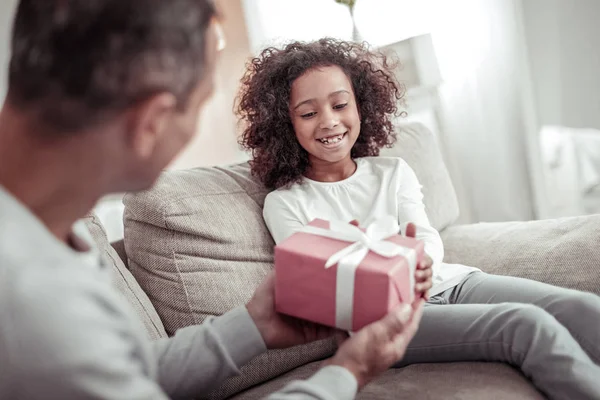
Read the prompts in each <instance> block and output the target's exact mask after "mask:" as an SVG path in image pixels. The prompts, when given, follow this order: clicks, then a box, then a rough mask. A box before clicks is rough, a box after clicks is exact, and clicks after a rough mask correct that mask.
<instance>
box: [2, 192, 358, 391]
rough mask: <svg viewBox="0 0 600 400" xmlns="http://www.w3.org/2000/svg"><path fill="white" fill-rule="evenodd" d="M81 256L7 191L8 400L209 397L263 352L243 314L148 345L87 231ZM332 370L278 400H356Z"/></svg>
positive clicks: (345, 377)
mask: <svg viewBox="0 0 600 400" xmlns="http://www.w3.org/2000/svg"><path fill="white" fill-rule="evenodd" d="M73 232H74V234H76V235H77V236H78V237H79V238H81V239H83V240H84V241H86V242H87V243H89V244H90V245H91V246H90V247H91V248H92V249H91V250H87V251H85V252H84V251H76V250H75V249H72V248H71V247H68V246H67V245H65V244H64V243H62V242H61V241H59V240H58V239H57V238H56V237H54V236H53V235H52V234H51V233H50V232H49V231H48V230H47V229H46V228H45V226H44V225H43V224H42V223H41V222H40V221H39V220H38V219H37V218H36V217H35V216H34V215H33V214H32V213H31V212H29V210H28V209H27V208H25V207H24V206H23V205H22V204H20V203H19V202H18V201H17V200H16V199H15V198H14V197H12V196H11V195H10V194H9V193H8V192H7V191H6V190H4V189H3V188H2V186H0V399H2V400H4V399H11V400H13V399H123V400H126V399H127V400H136V399H140V400H141V399H144V400H146V399H166V398H191V397H195V396H198V395H201V394H202V393H206V392H207V391H209V390H211V389H212V388H214V387H215V386H217V385H218V384H219V383H220V382H222V381H223V380H224V379H226V378H228V377H230V376H232V375H235V374H238V373H239V368H240V367H241V366H242V365H244V364H245V363H247V362H248V361H250V360H251V359H252V358H253V357H255V356H257V355H258V354H260V353H262V352H264V351H265V350H266V349H265V344H264V342H263V340H262V338H261V336H260V334H259V332H258V330H257V328H256V326H255V325H254V323H253V321H252V319H251V318H250V316H249V314H248V312H247V310H246V308H245V307H240V308H237V309H234V310H232V311H230V312H228V313H227V314H225V315H223V316H221V317H219V318H212V319H210V320H208V321H206V322H205V323H204V324H202V325H200V326H191V327H188V328H184V329H181V330H179V331H178V332H177V333H176V335H175V336H174V337H172V338H169V339H162V340H159V341H156V342H150V341H148V340H147V339H146V335H145V334H144V331H143V327H142V326H141V323H140V322H139V321H138V319H137V317H136V316H135V314H134V313H133V311H132V310H131V309H130V307H129V305H128V304H127V302H126V301H125V300H124V298H123V297H122V296H121V295H120V294H119V293H118V292H117V291H116V289H114V288H113V286H112V277H111V273H112V270H111V269H110V268H109V267H107V266H106V265H105V264H104V263H103V261H102V258H101V257H100V254H99V252H98V251H97V249H95V248H94V246H93V245H92V241H91V237H90V235H89V232H87V231H86V229H85V226H84V225H83V224H76V225H75V226H74V228H73ZM356 387H357V384H356V380H355V379H354V377H353V376H352V374H350V372H349V371H347V370H345V369H343V368H340V367H333V366H330V367H326V368H324V369H322V370H321V371H319V372H318V373H317V374H315V375H314V376H313V377H311V378H310V379H308V380H307V381H297V382H293V383H291V384H290V385H288V386H287V387H285V388H284V389H282V390H281V391H280V392H278V393H274V394H273V395H271V396H270V397H269V398H270V399H281V400H287V399H351V398H354V396H355V394H356Z"/></svg>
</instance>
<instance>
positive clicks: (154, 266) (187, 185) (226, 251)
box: [124, 125, 458, 398]
mask: <svg viewBox="0 0 600 400" xmlns="http://www.w3.org/2000/svg"><path fill="white" fill-rule="evenodd" d="M399 138H400V141H399V143H398V145H397V147H396V149H398V154H397V155H401V156H402V157H404V158H405V159H406V161H407V162H409V164H411V166H413V168H414V169H415V171H416V173H417V176H418V177H419V178H420V179H421V180H422V184H423V185H424V187H425V188H426V196H428V197H427V198H426V199H425V201H426V204H428V205H429V207H431V206H432V205H436V204H438V203H436V201H434V200H433V199H432V198H431V197H432V196H434V195H435V196H437V195H438V193H436V190H438V189H437V185H440V187H441V189H440V190H441V192H440V193H439V194H440V195H442V192H443V195H444V197H445V198H448V197H450V198H451V199H452V198H454V192H453V189H451V183H449V178H448V182H441V181H443V179H444V177H446V178H447V173H446V175H444V174H443V173H442V172H443V171H440V169H442V167H441V166H440V165H443V162H442V161H441V157H439V160H436V159H435V156H436V155H435V154H434V155H433V156H431V154H432V153H431V151H432V150H431V149H430V148H429V147H430V146H435V142H434V139H433V136H432V135H431V133H430V132H429V131H427V130H426V129H424V128H423V127H421V126H416V127H415V126H412V125H411V126H407V127H406V129H405V130H404V131H401V132H400V134H399ZM419 151H427V152H428V153H427V154H426V155H425V157H424V158H420V157H418V156H417V154H416V153H417V152H419ZM437 154H438V155H439V152H438V153H437ZM421 164H422V165H421ZM430 166H433V167H432V168H435V169H436V170H435V171H431V170H430ZM449 192H451V193H449ZM267 193H268V191H267V190H266V189H265V188H264V187H263V186H262V185H261V184H259V183H258V182H256V180H254V179H253V178H252V177H251V174H250V169H249V166H248V164H247V163H245V164H240V165H234V166H231V167H226V168H221V167H212V168H197V169H191V170H183V171H169V172H165V173H164V174H163V175H162V176H161V177H160V179H159V180H158V182H157V183H156V185H155V186H154V187H153V188H152V189H151V190H148V191H145V192H141V193H136V194H128V195H126V196H125V198H124V203H125V249H126V253H127V255H128V258H129V268H130V270H131V272H132V274H133V276H134V277H135V278H136V279H137V281H138V282H139V284H140V285H141V287H142V288H143V289H144V290H145V292H146V293H147V294H148V296H149V298H150V300H151V301H152V303H153V304H154V306H155V308H156V310H157V311H158V313H159V315H160V318H161V319H162V321H163V323H164V326H165V328H166V331H167V333H168V334H169V335H173V334H174V333H175V331H177V330H178V329H179V328H182V327H185V326H188V325H192V324H199V323H202V321H204V319H206V318H207V317H208V316H211V315H221V314H223V313H225V312H226V311H228V310H230V309H232V308H234V307H236V306H239V305H242V304H245V303H246V302H247V301H248V300H249V299H250V297H251V296H252V294H253V292H254V290H255V288H256V287H257V286H258V285H259V283H260V282H261V281H262V279H263V278H264V277H265V275H266V274H267V273H268V272H269V271H270V270H271V269H272V264H273V246H274V243H273V240H272V238H271V236H270V234H269V232H268V230H267V228H266V226H265V224H264V221H263V218H262V208H263V202H264V198H265V196H266V194H267ZM453 207H454V206H453V205H452V203H451V202H449V203H448V204H445V205H444V207H442V206H441V205H440V211H438V212H434V213H432V221H433V223H434V224H435V225H436V226H437V227H438V228H441V227H444V226H446V225H448V224H450V223H452V222H453V220H454V219H455V218H456V216H457V215H458V210H457V209H456V210H455V209H453ZM454 208H456V207H454ZM334 349H335V346H334V344H333V342H332V341H323V342H319V343H317V344H313V345H310V346H301V347H298V348H294V349H288V350H282V351H278V352H269V353H267V354H266V355H264V356H263V357H259V358H258V359H256V360H254V361H253V362H252V363H251V364H250V365H248V366H247V367H246V368H245V369H244V374H243V375H242V376H241V377H237V378H233V379H231V380H229V381H227V382H226V383H225V385H224V386H223V387H222V388H221V389H220V391H219V392H218V393H217V392H216V393H217V394H214V393H213V395H214V396H215V398H219V397H220V396H227V395H231V394H234V393H236V392H238V391H240V390H243V389H245V388H247V387H249V386H251V385H254V384H257V383H261V382H263V381H264V380H266V379H269V378H272V377H274V376H277V375H280V374H282V373H284V372H287V371H289V370H291V369H293V368H295V367H297V366H299V365H303V364H306V363H308V362H310V361H314V360H318V359H322V358H325V357H327V356H329V355H331V354H332V352H333V351H334Z"/></svg>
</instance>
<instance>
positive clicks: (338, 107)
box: [333, 103, 348, 110]
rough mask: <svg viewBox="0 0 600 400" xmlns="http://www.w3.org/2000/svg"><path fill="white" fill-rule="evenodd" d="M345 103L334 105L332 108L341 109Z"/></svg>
mask: <svg viewBox="0 0 600 400" xmlns="http://www.w3.org/2000/svg"><path fill="white" fill-rule="evenodd" d="M347 105H348V103H344V104H338V105H336V106H334V107H333V108H335V109H336V110H341V109H342V108H344V107H346V106H347Z"/></svg>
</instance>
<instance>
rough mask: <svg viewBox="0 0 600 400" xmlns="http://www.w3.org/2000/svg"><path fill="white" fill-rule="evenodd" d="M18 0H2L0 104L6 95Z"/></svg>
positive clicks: (0, 5) (0, 6) (0, 15)
mask: <svg viewBox="0 0 600 400" xmlns="http://www.w3.org/2000/svg"><path fill="white" fill-rule="evenodd" d="M16 4H17V0H0V104H2V103H3V101H4V96H5V95H6V70H7V64H8V60H9V55H10V50H9V44H10V33H11V28H12V17H13V14H14V9H15V7H16Z"/></svg>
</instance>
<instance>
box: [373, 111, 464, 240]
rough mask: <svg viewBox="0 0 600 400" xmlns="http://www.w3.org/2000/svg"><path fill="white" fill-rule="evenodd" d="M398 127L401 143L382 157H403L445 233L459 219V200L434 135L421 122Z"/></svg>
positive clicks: (434, 222)
mask: <svg viewBox="0 0 600 400" xmlns="http://www.w3.org/2000/svg"><path fill="white" fill-rule="evenodd" d="M397 126H398V135H397V136H398V141H397V142H396V144H395V145H394V147H392V148H389V149H387V148H386V149H383V150H382V151H381V155H384V156H390V157H401V158H402V159H404V160H405V161H406V162H407V163H408V165H410V166H411V168H412V169H413V170H414V171H415V174H416V175H417V177H418V178H419V182H420V183H421V185H423V196H424V197H423V202H424V203H425V211H426V212H427V215H428V216H429V220H430V222H431V225H432V226H433V227H434V228H435V229H437V230H438V231H442V230H444V229H445V228H446V227H448V226H450V225H451V224H453V223H454V222H456V220H457V219H458V214H459V209H458V199H457V197H456V192H455V190H454V186H453V185H452V181H451V179H450V174H449V173H448V169H447V168H446V164H445V163H444V160H443V158H442V154H441V152H440V149H439V146H438V144H437V141H436V138H435V136H434V135H433V133H432V132H431V131H430V130H429V129H428V128H427V127H425V126H424V125H422V124H420V123H404V124H399V125H397Z"/></svg>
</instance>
